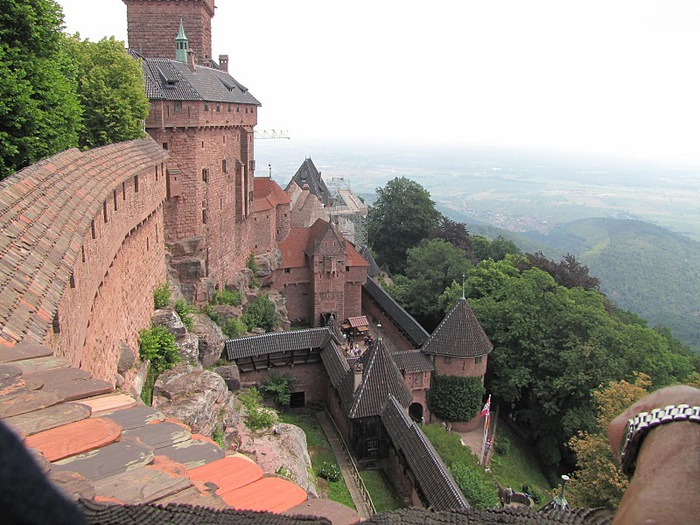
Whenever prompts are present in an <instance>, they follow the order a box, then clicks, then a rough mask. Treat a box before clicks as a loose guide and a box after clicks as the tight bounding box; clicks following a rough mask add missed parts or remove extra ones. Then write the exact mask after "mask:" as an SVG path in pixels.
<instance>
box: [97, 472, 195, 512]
mask: <svg viewBox="0 0 700 525" xmlns="http://www.w3.org/2000/svg"><path fill="white" fill-rule="evenodd" d="M191 486H192V482H191V481H190V480H189V479H188V478H187V477H173V476H171V475H170V474H169V473H167V472H162V471H160V470H158V469H155V468H153V467H143V468H139V469H133V470H129V471H127V472H122V473H121V474H117V475H115V476H110V477H108V478H105V479H102V480H100V481H97V482H95V492H96V494H97V496H98V497H105V498H110V499H113V500H119V501H121V502H123V503H128V504H130V505H132V504H140V503H151V502H153V501H156V500H158V499H160V498H165V497H167V496H172V495H173V494H177V493H178V492H181V491H183V490H185V489H187V488H189V487H191Z"/></svg>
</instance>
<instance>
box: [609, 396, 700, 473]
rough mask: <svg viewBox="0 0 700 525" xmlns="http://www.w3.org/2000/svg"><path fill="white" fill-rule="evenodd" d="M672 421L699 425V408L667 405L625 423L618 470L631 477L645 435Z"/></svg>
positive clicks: (642, 413) (641, 413)
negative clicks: (692, 422) (691, 422)
mask: <svg viewBox="0 0 700 525" xmlns="http://www.w3.org/2000/svg"><path fill="white" fill-rule="evenodd" d="M674 421H694V422H695V423H700V406H690V405H685V404H680V405H668V406H666V407H664V408H655V409H653V410H651V411H649V412H640V413H639V414H637V415H636V416H634V417H633V418H631V419H630V420H628V421H627V426H626V427H625V431H624V432H623V433H622V440H621V441H620V456H619V461H620V469H622V473H623V474H625V475H626V476H627V477H630V478H631V477H632V475H633V474H634V469H635V468H636V466H637V454H638V453H639V448H640V447H641V445H642V440H643V439H644V437H645V436H646V435H647V433H648V432H649V431H650V430H651V429H653V428H655V427H658V426H659V425H663V424H666V423H673V422H674Z"/></svg>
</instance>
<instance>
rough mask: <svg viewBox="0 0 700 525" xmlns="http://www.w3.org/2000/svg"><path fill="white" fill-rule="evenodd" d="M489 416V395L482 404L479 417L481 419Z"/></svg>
mask: <svg viewBox="0 0 700 525" xmlns="http://www.w3.org/2000/svg"><path fill="white" fill-rule="evenodd" d="M490 414H491V394H489V398H488V399H487V400H486V403H485V404H484V408H482V409H481V414H479V417H480V418H482V417H484V416H486V417H489V415H490Z"/></svg>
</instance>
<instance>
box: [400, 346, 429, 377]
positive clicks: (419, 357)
mask: <svg viewBox="0 0 700 525" xmlns="http://www.w3.org/2000/svg"><path fill="white" fill-rule="evenodd" d="M391 357H393V358H394V363H396V366H398V367H399V370H404V371H406V372H431V371H433V370H435V366H434V365H433V362H432V361H431V360H430V358H428V356H426V355H425V354H424V353H423V352H421V351H420V350H404V351H403V352H392V353H391Z"/></svg>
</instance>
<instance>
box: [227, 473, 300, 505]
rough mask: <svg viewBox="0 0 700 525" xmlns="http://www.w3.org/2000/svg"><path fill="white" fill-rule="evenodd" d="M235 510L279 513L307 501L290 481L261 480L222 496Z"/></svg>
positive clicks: (276, 479) (279, 479)
mask: <svg viewBox="0 0 700 525" xmlns="http://www.w3.org/2000/svg"><path fill="white" fill-rule="evenodd" d="M222 498H223V500H224V501H225V502H226V503H227V504H228V505H231V506H232V507H233V508H235V509H239V510H257V511H267V512H274V513H280V512H284V511H286V510H289V509H291V508H292V507H296V506H297V505H300V504H301V503H303V502H305V501H306V500H307V499H308V496H307V494H306V491H305V490H304V489H302V488H301V487H299V486H298V485H295V484H294V483H292V482H291V481H287V480H286V479H281V478H263V479H261V480H258V481H256V482H255V483H251V484H249V485H246V486H245V487H241V488H240V489H236V490H233V491H231V492H228V493H227V494H224V495H223V496H222Z"/></svg>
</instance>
